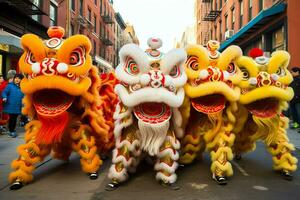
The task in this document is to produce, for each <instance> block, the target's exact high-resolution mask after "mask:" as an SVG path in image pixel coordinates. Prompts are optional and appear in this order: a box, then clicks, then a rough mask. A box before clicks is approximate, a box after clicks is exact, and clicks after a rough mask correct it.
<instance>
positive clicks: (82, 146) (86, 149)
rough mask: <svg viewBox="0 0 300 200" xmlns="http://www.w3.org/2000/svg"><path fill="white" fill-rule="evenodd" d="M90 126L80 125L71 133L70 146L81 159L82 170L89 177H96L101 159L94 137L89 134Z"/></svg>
mask: <svg viewBox="0 0 300 200" xmlns="http://www.w3.org/2000/svg"><path fill="white" fill-rule="evenodd" d="M91 131H92V130H91V128H90V127H89V126H86V125H81V126H80V128H79V129H78V130H77V131H76V133H74V134H72V139H73V140H74V141H73V144H72V147H73V149H74V151H76V152H77V153H78V154H79V155H80V157H81V159H80V163H81V167H82V170H83V171H84V172H86V173H88V174H89V176H90V179H97V178H98V172H97V171H98V169H99V167H100V166H101V164H102V160H101V159H100V157H99V156H98V154H97V146H96V142H95V137H94V136H92V135H91Z"/></svg>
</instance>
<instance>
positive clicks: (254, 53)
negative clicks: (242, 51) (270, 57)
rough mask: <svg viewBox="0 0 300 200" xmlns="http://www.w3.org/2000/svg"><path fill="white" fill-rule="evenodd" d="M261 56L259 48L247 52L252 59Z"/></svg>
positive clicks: (262, 53)
mask: <svg viewBox="0 0 300 200" xmlns="http://www.w3.org/2000/svg"><path fill="white" fill-rule="evenodd" d="M263 55H264V52H263V50H261V49H260V48H253V49H251V50H250V52H249V56H250V57H252V58H256V57H259V56H263Z"/></svg>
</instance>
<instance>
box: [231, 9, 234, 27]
mask: <svg viewBox="0 0 300 200" xmlns="http://www.w3.org/2000/svg"><path fill="white" fill-rule="evenodd" d="M231 18H232V20H231V21H232V24H231V29H232V30H234V23H235V16H234V7H233V8H232V10H231Z"/></svg>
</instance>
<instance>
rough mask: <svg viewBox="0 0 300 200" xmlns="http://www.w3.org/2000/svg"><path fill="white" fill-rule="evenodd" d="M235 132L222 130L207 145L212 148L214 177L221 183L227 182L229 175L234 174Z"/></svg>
mask: <svg viewBox="0 0 300 200" xmlns="http://www.w3.org/2000/svg"><path fill="white" fill-rule="evenodd" d="M234 138H235V136H234V134H233V133H231V132H225V131H224V130H221V131H220V132H219V133H218V134H217V135H216V136H215V138H214V140H213V141H212V142H211V143H210V144H208V145H207V146H208V147H209V149H211V153H210V155H211V160H212V165H211V171H212V173H213V178H214V179H215V180H216V181H217V182H218V183H219V184H220V185H224V184H226V183H227V177H228V176H232V174H233V171H232V166H231V164H230V162H229V161H230V160H232V157H233V154H232V149H231V147H232V145H233V143H234Z"/></svg>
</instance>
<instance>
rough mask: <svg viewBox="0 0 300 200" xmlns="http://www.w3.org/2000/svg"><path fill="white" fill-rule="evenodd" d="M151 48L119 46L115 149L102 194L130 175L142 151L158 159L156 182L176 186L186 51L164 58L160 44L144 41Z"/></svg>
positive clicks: (175, 51) (170, 54)
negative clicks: (179, 108) (108, 179)
mask: <svg viewBox="0 0 300 200" xmlns="http://www.w3.org/2000/svg"><path fill="white" fill-rule="evenodd" d="M148 45H149V46H150V49H148V50H146V52H144V51H142V50H141V49H140V48H139V47H138V46H136V45H135V44H128V45H125V46H123V47H122V49H121V50H120V52H119V56H120V64H119V65H118V66H117V68H116V77H117V79H118V80H119V81H120V84H118V85H117V86H116V88H115V91H116V93H117V95H118V96H119V99H120V102H119V104H118V105H117V108H116V112H115V114H114V118H115V129H114V134H115V140H116V144H115V149H114V150H113V156H112V163H113V164H112V166H111V167H110V170H109V174H108V177H109V178H110V179H111V180H112V182H111V183H110V184H108V185H107V188H106V189H107V190H113V189H115V188H116V187H117V186H118V185H119V184H120V183H121V182H124V181H125V180H126V179H127V178H128V172H131V173H132V172H134V171H135V169H136V166H137V165H138V163H139V161H140V160H141V158H142V157H143V154H144V153H146V154H148V155H150V156H153V157H155V158H157V160H156V163H155V166H154V169H155V170H156V171H157V173H156V179H157V180H159V181H161V183H162V184H163V185H165V186H170V187H172V188H173V189H174V188H175V187H173V186H175V185H174V182H175V181H176V179H177V176H176V174H175V170H176V168H177V166H178V164H177V160H178V158H179V153H178V150H179V148H180V143H179V141H178V139H177V138H178V137H180V136H182V133H183V132H182V130H181V129H180V126H181V119H182V118H181V115H180V112H179V110H178V107H179V106H181V104H182V102H183V100H184V89H183V85H184V84H185V82H186V80H187V78H186V74H185V73H184V68H183V65H184V62H185V60H186V53H185V51H184V50H183V49H174V50H171V51H170V52H168V53H167V54H163V53H162V52H160V51H158V50H157V49H158V48H160V47H161V45H162V41H161V40H160V39H156V38H150V39H149V40H148Z"/></svg>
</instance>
